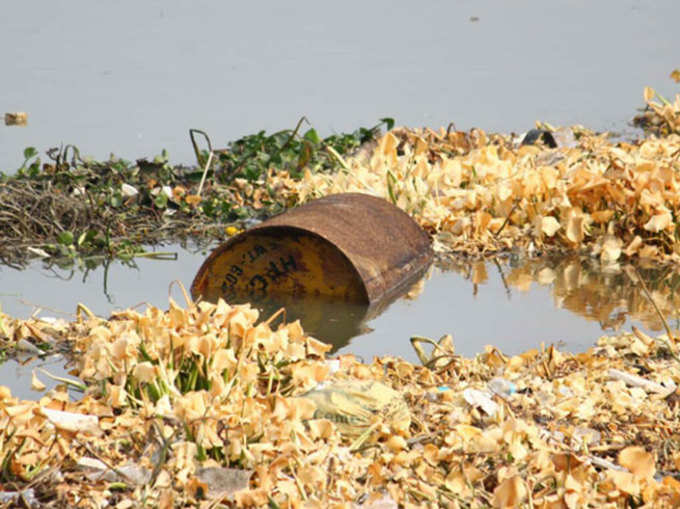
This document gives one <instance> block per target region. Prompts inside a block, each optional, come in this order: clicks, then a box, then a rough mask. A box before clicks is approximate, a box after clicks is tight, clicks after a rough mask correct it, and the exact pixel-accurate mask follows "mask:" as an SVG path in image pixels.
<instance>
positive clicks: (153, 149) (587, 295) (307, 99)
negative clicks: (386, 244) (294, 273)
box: [0, 0, 680, 395]
mask: <svg viewBox="0 0 680 509" xmlns="http://www.w3.org/2000/svg"><path fill="white" fill-rule="evenodd" d="M4 11H5V12H4V13H3V14H4V15H3V16H2V17H0V48H2V50H1V53H0V54H1V55H2V57H1V58H0V61H1V62H2V70H3V73H2V80H0V114H1V113H4V112H10V111H26V112H28V114H29V122H28V126H27V127H23V128H18V127H11V128H10V127H5V126H4V125H0V170H2V171H5V172H11V171H13V170H15V169H16V168H17V167H18V166H19V165H20V164H21V161H22V157H21V152H22V150H23V148H24V147H26V146H29V145H30V146H36V147H37V148H38V149H39V150H41V151H44V150H45V149H47V148H49V147H51V146H55V145H59V144H60V143H64V144H67V143H72V144H75V145H78V146H79V147H80V148H81V150H82V152H83V154H89V155H93V156H95V157H98V158H101V157H106V156H107V155H108V154H109V153H110V152H115V153H116V154H118V155H121V156H123V157H126V158H129V159H134V158H138V157H143V156H151V155H154V154H156V153H158V152H160V150H161V149H162V148H166V149H168V150H169V152H170V157H171V160H172V161H174V162H191V161H192V151H191V146H190V144H189V142H188V136H187V131H188V129H189V128H190V127H195V128H201V129H204V130H206V131H207V132H209V133H210V134H211V136H212V138H213V141H214V142H215V144H216V145H218V146H222V145H224V144H226V142H227V141H228V140H230V139H234V138H236V137H239V136H241V135H243V134H246V133H251V132H256V131H258V130H260V129H267V130H269V131H273V130H278V129H283V128H290V127H292V126H294V125H295V123H296V122H297V120H298V118H299V117H300V116H302V115H306V116H307V117H308V118H309V120H310V121H311V122H312V123H313V124H314V126H315V127H316V128H317V129H318V130H319V131H320V132H321V133H322V134H328V133H330V132H334V131H344V130H348V129H353V128H355V127H357V126H359V125H372V124H373V123H375V121H376V120H377V119H378V118H380V117H383V116H393V117H395V118H396V119H397V122H398V123H401V124H406V125H410V126H419V125H428V126H433V127H437V126H440V125H447V124H448V123H449V122H451V121H454V122H455V123H456V126H457V127H458V128H459V129H467V128H470V127H473V126H477V127H481V128H484V129H486V130H489V131H523V130H526V129H528V128H530V127H532V126H533V123H534V121H535V120H538V119H540V120H545V121H549V122H551V123H554V124H562V125H564V124H573V123H581V124H585V125H587V126H589V127H593V128H596V129H603V130H604V129H608V130H617V131H625V130H627V129H628V127H627V122H628V121H629V119H630V118H631V117H632V116H633V115H634V113H635V108H637V107H639V106H640V105H641V104H642V97H641V96H642V88H643V87H644V86H645V85H652V86H654V87H655V88H657V90H659V91H660V92H661V93H663V94H664V95H667V96H670V95H672V94H673V93H675V92H676V91H677V86H676V85H675V84H674V83H672V82H671V80H669V79H668V74H669V72H670V71H671V70H672V69H673V68H674V67H677V66H678V65H679V64H678V60H677V58H678V54H677V49H678V48H679V47H680V31H678V30H677V27H676V24H677V23H676V20H677V19H678V18H679V17H680V2H677V1H676V0H658V1H656V2H644V1H641V0H603V1H600V2H586V1H585V0H577V1H574V0H568V1H567V0H554V1H550V2H538V1H529V0H519V1H514V2H496V1H492V0H477V1H471V0H466V1H463V2H445V1H434V2H430V3H428V4H427V5H426V6H419V5H416V4H414V3H413V2H403V1H398V2H369V3H366V2H358V1H356V0H349V1H346V2H340V3H337V2H336V3H328V2H325V3H319V2H312V1H310V0H303V1H301V2H294V3H286V4H270V5H269V6H263V5H261V4H255V3H253V4H249V3H247V2H245V3H243V2H241V3H239V4H238V6H235V5H234V4H231V3H226V2H222V3H219V2H206V1H197V2H191V3H186V2H179V1H177V0H164V1H150V2H143V3H140V2H132V1H131V0H123V1H120V2H116V3H110V4H103V3H99V2H98V3H93V2H90V1H86V0H72V1H69V2H65V1H53V2H43V3H41V4H40V5H39V7H37V6H36V4H34V3H31V2H15V3H13V4H12V5H11V7H8V8H6V9H5V10H4ZM170 250H172V251H175V250H176V251H177V252H178V255H179V256H178V259H177V261H174V262H161V261H152V260H145V259H140V260H137V261H136V264H137V268H136V269H131V268H129V267H126V266H124V265H122V264H120V263H119V262H113V263H112V264H110V265H109V266H108V267H107V268H106V269H104V268H102V267H100V268H97V269H94V270H90V271H88V272H86V273H85V272H83V271H74V272H70V271H68V270H62V269H59V268H55V267H51V268H45V267H41V265H40V263H36V264H34V265H32V266H31V267H30V268H29V269H28V270H25V271H22V272H18V271H15V270H13V269H11V268H8V267H0V304H1V305H2V308H3V311H5V312H7V313H9V314H10V315H15V316H27V315H29V314H30V313H32V312H34V311H35V310H36V309H40V311H39V312H40V314H42V315H43V316H48V315H59V314H61V313H67V314H68V313H72V312H73V311H74V310H75V306H76V303H77V302H84V303H86V304H87V305H88V306H89V307H90V308H91V309H92V310H93V311H94V312H95V313H98V314H101V315H106V314H108V313H109V312H110V311H111V310H112V309H115V308H122V307H128V306H134V305H137V304H139V303H143V302H149V303H152V304H154V305H157V306H160V307H164V306H165V305H166V303H167V298H168V294H169V290H168V288H169V285H170V282H171V281H173V280H179V281H181V282H183V283H184V285H185V286H187V287H188V286H189V284H190V282H191V279H192V278H193V275H194V273H195V271H196V270H197V268H198V267H199V265H200V263H201V261H202V260H203V258H204V253H201V252H200V251H199V252H198V253H195V252H191V251H187V250H184V249H179V248H176V247H172V248H171V249H170ZM541 263H543V262H541ZM560 263H562V262H560ZM565 263H566V262H565ZM569 263H570V264H568V265H566V268H565V269H564V270H563V269H562V268H560V267H562V266H561V265H560V264H559V263H557V265H556V267H553V266H543V265H539V266H536V267H534V268H532V269H531V270H529V269H527V270H526V271H524V272H522V270H523V269H521V268H518V267H510V266H507V265H501V268H500V269H499V268H498V267H496V266H495V265H493V264H491V265H489V264H486V265H484V269H482V268H481V266H476V268H475V267H473V268H470V267H467V268H465V267H462V268H461V267H458V268H457V270H453V271H444V270H443V269H441V268H435V269H433V272H432V274H431V277H430V279H429V280H428V281H427V282H426V283H425V286H424V290H423V292H422V295H420V296H419V297H418V298H417V299H415V300H411V301H408V300H400V301H397V302H395V303H393V304H392V305H391V306H390V308H389V309H388V311H387V312H386V313H385V314H383V315H381V316H379V317H375V318H372V319H368V320H367V321H366V320H365V317H364V316H363V315H362V310H360V309H359V310H346V309H345V310H338V309H337V308H336V307H334V306H331V308H329V309H325V310H323V312H322V313H319V310H318V309H317V310H316V311H315V312H317V314H318V315H319V316H321V317H328V319H327V321H324V319H323V318H322V319H321V321H320V322H319V324H318V325H310V327H311V328H312V329H316V330H315V332H317V333H319V334H320V335H326V336H328V337H329V338H330V339H331V340H332V341H334V342H335V343H336V345H337V346H338V347H339V348H340V351H341V352H342V351H352V352H355V353H357V354H359V355H362V356H364V357H366V358H370V357H371V356H372V355H376V354H385V353H390V354H395V355H401V356H404V357H406V358H410V359H414V358H415V357H414V355H413V352H412V351H410V346H409V343H408V338H409V336H410V335H412V334H420V335H426V336H432V337H434V338H438V337H439V336H440V335H442V334H445V333H452V334H453V335H454V337H455V340H456V345H457V348H458V349H459V351H460V352H461V353H464V354H473V353H475V352H478V351H480V349H481V348H482V347H483V345H484V344H487V343H493V344H495V345H497V346H499V347H500V348H501V349H503V350H505V351H508V352H516V351H520V350H522V349H525V348H529V347H533V346H536V344H537V343H538V342H539V341H546V342H553V341H563V342H564V343H565V347H566V348H568V349H571V350H581V349H584V348H587V347H588V346H589V345H590V344H591V343H592V340H593V339H594V338H596V337H597V336H598V335H599V334H601V333H602V327H603V326H604V327H605V329H607V330H610V329H611V328H612V327H614V328H615V327H628V326H629V325H630V324H631V323H639V324H641V325H645V326H646V327H648V328H651V329H654V328H655V327H656V328H658V325H659V324H658V323H655V322H654V320H655V318H654V315H653V313H650V312H649V309H648V305H646V304H645V302H646V301H645V298H644V297H641V296H640V294H639V292H638V293H636V292H635V290H632V289H631V287H630V286H629V285H627V283H626V282H625V281H626V277H627V276H626V275H625V274H624V273H622V272H618V273H614V272H611V271H610V273H607V274H601V275H596V274H598V272H597V271H593V268H592V267H589V266H588V264H585V265H584V264H583V263H582V262H580V261H579V262H578V263H577V264H576V265H574V264H573V263H571V262H569ZM468 272H469V273H468ZM484 274H486V276H484ZM622 274H623V275H622ZM553 276H554V277H553ZM654 277H657V278H658V277H660V276H654ZM672 277H675V276H668V275H666V276H664V278H666V279H663V278H662V280H663V281H669V279H668V278H671V279H672ZM652 279H653V277H652V276H650V281H651V280H652ZM530 282H531V283H530ZM567 282H568V283H569V284H567ZM664 284H665V283H664ZM526 286H530V289H529V290H528V291H527V290H526V289H525V287H526ZM558 288H561V289H563V290H564V291H563V293H560V292H562V290H560V292H558V291H557V290H556V289H558ZM668 288H669V286H668V285H667V286H663V285H662V287H661V289H662V293H663V291H668ZM173 295H174V296H175V298H176V299H177V300H181V296H180V294H179V292H178V291H177V289H174V290H173ZM593 296H595V297H596V298H592V297H593ZM306 309H307V312H310V311H311V310H310V309H309V308H306ZM643 310H644V311H643ZM303 311H305V308H303ZM338 311H340V312H338ZM291 313H292V311H291ZM369 318H370V317H369ZM324 327H325V329H324ZM362 331H365V332H366V333H365V334H363V335H361V336H358V337H355V338H354V339H353V340H351V341H350V342H349V344H347V341H348V340H349V338H350V337H351V336H352V335H353V334H355V333H357V332H362ZM333 334H335V337H332V338H331V335H333ZM57 364H58V362H57ZM50 368H51V369H58V366H56V367H55V365H54V364H51V365H50ZM0 369H2V371H0V378H1V379H2V381H1V382H0V383H6V382H7V381H8V380H11V381H12V383H13V386H14V388H15V389H16V390H22V389H19V388H18V387H19V386H23V387H25V385H26V384H25V383H24V382H25V380H26V376H29V375H26V373H29V369H30V368H25V367H17V365H14V364H4V365H3V366H1V367H0ZM17 370H18V371H17ZM21 377H23V378H21ZM21 395H24V393H23V392H22V393H21Z"/></svg>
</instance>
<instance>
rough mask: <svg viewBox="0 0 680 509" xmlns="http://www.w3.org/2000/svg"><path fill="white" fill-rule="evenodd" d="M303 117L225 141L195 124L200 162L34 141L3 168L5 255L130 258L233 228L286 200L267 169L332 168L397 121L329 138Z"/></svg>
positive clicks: (1, 243)
mask: <svg viewBox="0 0 680 509" xmlns="http://www.w3.org/2000/svg"><path fill="white" fill-rule="evenodd" d="M305 120H306V119H304V118H303V119H301V120H300V122H299V123H298V124H297V126H296V128H295V129H286V130H283V131H280V132H277V133H273V134H266V133H265V132H264V131H261V132H259V133H257V134H253V135H249V136H244V137H243V138H241V139H238V140H235V141H233V142H231V143H229V144H228V146H227V148H225V149H217V148H213V147H212V144H211V141H210V139H209V138H208V136H207V135H206V134H205V133H203V132H202V131H199V130H195V129H192V130H190V134H191V141H192V143H193V146H194V149H195V152H196V158H197V161H198V163H199V166H197V167H187V166H177V165H172V164H170V162H169V160H168V155H167V153H166V152H165V151H163V153H162V154H161V155H159V156H157V157H156V158H154V159H153V161H148V160H145V159H140V160H138V161H136V162H131V161H126V160H123V159H119V158H115V157H113V156H112V157H111V159H109V160H108V161H93V160H90V159H87V158H83V157H81V155H80V152H79V150H78V148H77V147H74V146H72V145H68V146H66V147H60V148H54V149H51V150H49V151H47V159H46V160H44V159H43V158H41V157H40V154H38V152H37V151H36V150H35V149H34V148H33V147H28V148H27V149H26V150H25V151H24V157H25V161H24V163H23V165H22V166H21V168H19V170H18V171H17V172H16V174H15V175H4V174H2V173H1V172H0V203H1V204H2V207H0V262H3V263H5V264H11V265H14V266H19V267H24V266H25V265H26V263H27V261H28V260H29V259H31V258H36V257H40V258H54V259H57V258H60V259H64V258H66V259H68V258H70V259H71V260H72V261H73V262H78V263H93V261H94V262H98V263H101V258H120V259H123V260H130V259H132V258H134V257H139V256H148V255H149V253H148V252H147V251H145V250H144V246H143V244H159V243H162V242H170V241H172V242H180V241H184V240H185V239H186V238H188V237H191V238H193V239H194V240H195V241H205V240H207V239H214V238H222V237H223V236H224V235H225V234H227V235H233V234H234V233H236V232H237V231H238V229H239V228H241V227H242V226H243V224H244V223H243V220H245V219H249V220H252V219H257V218H261V217H264V216H267V215H271V214H274V213H276V212H280V211H281V210H283V209H284V208H285V207H286V206H288V205H289V204H288V203H286V202H285V201H282V199H284V195H282V194H280V193H279V192H278V189H279V187H280V185H279V184H276V183H275V182H271V181H268V180H267V178H266V177H267V174H268V173H270V172H273V171H274V170H276V171H278V172H284V173H285V176H286V179H285V180H286V181H288V179H293V180H294V179H296V178H299V177H300V176H301V175H302V170H303V169H305V170H307V171H314V172H329V171H333V170H335V169H336V168H337V167H339V161H341V160H342V155H347V154H349V153H350V152H351V151H354V150H356V149H357V148H358V147H359V146H360V145H361V144H363V143H367V142H370V141H372V140H374V139H375V138H376V137H377V136H378V135H379V134H380V128H381V126H382V125H383V124H384V125H385V126H386V127H387V128H388V129H389V128H391V127H392V125H393V124H394V121H393V120H392V119H389V118H385V119H382V120H381V121H380V123H379V124H378V125H376V126H373V127H370V128H367V127H360V128H358V129H357V130H355V131H354V132H352V133H345V134H334V135H331V136H328V137H326V138H323V139H322V138H320V137H319V136H318V134H317V133H316V131H315V130H314V128H310V129H308V130H306V131H305V132H302V131H300V129H301V126H302V124H303V123H304V121H305ZM200 135H203V137H204V139H202V138H201V136H200ZM201 144H203V145H207V147H206V150H203V149H201V148H199V145H201ZM246 224H248V223H247V222H246ZM154 256H158V254H157V253H156V254H155V255H154Z"/></svg>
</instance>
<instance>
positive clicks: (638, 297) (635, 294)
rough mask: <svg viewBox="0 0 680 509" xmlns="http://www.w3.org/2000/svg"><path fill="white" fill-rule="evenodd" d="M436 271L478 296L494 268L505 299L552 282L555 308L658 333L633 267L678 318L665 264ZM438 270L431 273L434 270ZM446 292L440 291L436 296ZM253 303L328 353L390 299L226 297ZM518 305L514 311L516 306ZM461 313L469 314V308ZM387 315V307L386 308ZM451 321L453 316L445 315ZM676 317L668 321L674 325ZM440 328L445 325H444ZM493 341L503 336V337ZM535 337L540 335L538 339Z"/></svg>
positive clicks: (678, 299)
mask: <svg viewBox="0 0 680 509" xmlns="http://www.w3.org/2000/svg"><path fill="white" fill-rule="evenodd" d="M437 269H439V270H440V271H444V272H448V271H451V272H456V273H458V274H460V275H462V276H463V277H464V278H465V279H467V280H468V281H470V282H471V283H472V288H471V292H472V294H473V295H477V293H478V292H479V291H481V289H480V287H483V286H484V285H485V284H487V283H490V281H491V279H493V278H494V277H496V275H495V274H490V272H491V271H495V272H497V273H498V277H500V279H501V281H502V282H503V285H504V286H505V294H506V297H507V298H508V299H511V298H512V295H513V294H514V293H516V292H522V293H524V292H529V291H530V290H531V286H532V285H534V284H536V285H540V286H543V287H548V288H550V293H551V294H552V296H553V302H554V305H555V307H556V308H560V309H566V310H568V311H570V312H572V313H574V315H577V316H578V317H580V318H585V319H586V320H587V321H591V322H597V323H598V324H599V325H600V327H601V328H602V330H604V331H610V332H613V331H617V330H619V329H620V328H621V327H623V326H624V325H625V324H626V321H627V320H633V321H637V322H640V323H641V324H642V325H643V326H644V327H645V328H646V329H648V330H650V331H662V330H663V323H662V321H661V319H660V317H659V315H658V313H657V312H656V311H655V309H654V306H653V305H652V304H651V302H650V301H649V299H648V298H647V297H646V295H645V293H644V290H643V289H642V287H641V286H640V285H639V284H637V283H635V281H636V280H637V278H636V275H635V274H636V270H637V271H639V273H640V275H641V276H642V277H643V278H644V280H645V282H646V284H647V287H648V289H649V291H650V292H651V295H652V296H653V298H654V300H655V302H656V304H657V306H658V307H659V309H660V310H661V312H662V313H663V315H664V317H665V318H666V319H667V320H669V319H674V320H676V321H677V320H678V319H679V313H678V311H677V309H678V305H680V294H679V293H678V292H677V291H676V289H678V287H679V286H680V273H679V272H677V271H674V270H673V269H672V268H670V267H665V268H660V267H654V266H639V267H637V269H635V268H633V266H631V265H625V266H621V265H612V266H608V267H602V266H601V264H600V263H599V261H597V260H594V259H591V258H584V257H578V256H572V257H566V258H565V257H552V258H551V257H542V258H534V259H517V258H509V259H507V258H506V259H492V260H485V261H473V262H470V261H468V260H461V259H454V260H448V261H446V262H439V263H438V264H437ZM434 273H435V276H434V277H437V276H436V271H435V272H434ZM431 274H432V271H430V272H429V273H428V275H426V276H425V277H424V278H422V279H420V280H419V281H418V282H417V283H415V284H414V285H413V286H412V287H411V289H410V290H409V291H408V292H406V293H405V294H404V295H403V296H402V297H400V298H401V299H416V298H417V297H418V296H419V295H420V293H421V292H423V291H425V292H427V289H426V286H427V280H428V278H429V277H431ZM442 297H443V298H446V297H445V296H442ZM243 302H251V304H253V305H254V306H255V307H257V308H258V309H259V310H260V311H261V313H262V318H263V319H266V318H268V317H269V316H271V315H272V314H274V313H275V312H276V311H278V310H279V309H280V308H282V307H283V308H285V310H286V315H285V319H286V320H287V321H292V320H297V319H299V320H300V322H301V323H302V326H303V328H304V329H305V331H307V332H308V333H309V334H311V335H312V336H314V337H316V338H318V339H321V340H323V341H325V342H327V343H330V344H332V345H333V351H336V350H340V349H342V348H343V347H345V346H347V345H348V344H349V343H350V341H351V339H352V338H355V337H357V336H362V335H367V334H370V333H372V332H374V331H373V329H372V328H371V327H370V326H369V322H370V321H371V320H373V319H375V318H377V317H378V316H379V315H381V314H382V313H383V312H384V311H385V310H387V308H388V307H389V305H390V304H391V302H393V301H389V302H386V303H382V304H381V305H380V306H379V307H368V306H364V305H359V304H350V303H346V302H342V301H337V300H333V299H330V298H322V297H314V298H306V299H295V298H292V297H268V298H266V299H264V300H262V299H260V300H256V301H253V300H252V298H249V297H244V298H242V299H241V300H240V301H232V303H243ZM518 311H519V310H518ZM467 312H472V313H474V312H475V311H473V310H469V311H467ZM431 315H432V316H429V317H428V319H430V320H434V321H439V322H442V321H443V322H446V320H447V319H446V318H444V319H442V317H438V316H435V314H434V313H431ZM386 316H387V318H388V320H389V316H390V315H389V312H388V313H387V315H386ZM448 320H449V321H451V320H453V321H456V320H455V317H452V318H449V319H448ZM677 325H678V324H677V323H671V326H676V327H677ZM442 330H446V331H449V330H451V329H449V328H448V325H447V324H445V325H443V327H442ZM500 336H501V335H500V334H499V337H498V338H496V341H501V342H502V341H503V338H502V337H500ZM537 340H540V338H537Z"/></svg>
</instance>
